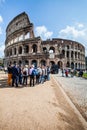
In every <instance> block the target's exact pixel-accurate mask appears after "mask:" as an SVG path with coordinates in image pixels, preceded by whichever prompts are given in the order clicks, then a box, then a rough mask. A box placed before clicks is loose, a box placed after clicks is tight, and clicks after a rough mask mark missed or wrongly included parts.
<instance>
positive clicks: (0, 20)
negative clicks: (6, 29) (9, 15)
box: [0, 15, 3, 23]
mask: <svg viewBox="0 0 87 130" xmlns="http://www.w3.org/2000/svg"><path fill="white" fill-rule="evenodd" d="M2 22H3V18H2V16H1V15H0V23H2Z"/></svg>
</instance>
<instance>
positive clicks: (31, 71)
mask: <svg viewBox="0 0 87 130" xmlns="http://www.w3.org/2000/svg"><path fill="white" fill-rule="evenodd" d="M34 72H35V69H34V65H31V68H30V70H29V75H30V87H31V86H34V85H35V84H34V77H35V74H34Z"/></svg>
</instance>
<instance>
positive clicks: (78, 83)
mask: <svg viewBox="0 0 87 130" xmlns="http://www.w3.org/2000/svg"><path fill="white" fill-rule="evenodd" d="M61 75H62V74H61V73H59V74H57V75H54V77H55V78H56V80H57V81H58V82H60V84H62V87H63V89H64V90H65V92H66V93H67V95H68V96H69V97H70V98H71V100H72V101H73V103H74V104H75V105H76V106H77V108H78V109H79V110H80V112H81V114H82V115H83V116H84V118H85V119H86V121H87V79H84V78H81V77H75V76H74V77H73V78H71V77H62V76H61Z"/></svg>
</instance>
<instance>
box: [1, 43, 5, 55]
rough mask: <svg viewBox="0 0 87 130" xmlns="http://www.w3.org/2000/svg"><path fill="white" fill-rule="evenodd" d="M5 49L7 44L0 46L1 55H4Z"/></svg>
mask: <svg viewBox="0 0 87 130" xmlns="http://www.w3.org/2000/svg"><path fill="white" fill-rule="evenodd" d="M4 49H5V45H1V46H0V57H3V56H4Z"/></svg>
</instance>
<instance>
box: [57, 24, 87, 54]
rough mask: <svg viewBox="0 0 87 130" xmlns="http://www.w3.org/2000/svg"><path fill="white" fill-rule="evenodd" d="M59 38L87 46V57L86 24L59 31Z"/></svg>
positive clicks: (86, 48)
mask: <svg viewBox="0 0 87 130" xmlns="http://www.w3.org/2000/svg"><path fill="white" fill-rule="evenodd" d="M58 37H60V38H64V39H70V40H74V41H77V42H80V43H81V44H83V45H84V46H85V50H86V56H87V43H86V42H87V26H84V24H81V23H77V24H75V25H74V26H69V25H67V26H66V28H64V29H61V30H60V31H59V35H58Z"/></svg>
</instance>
